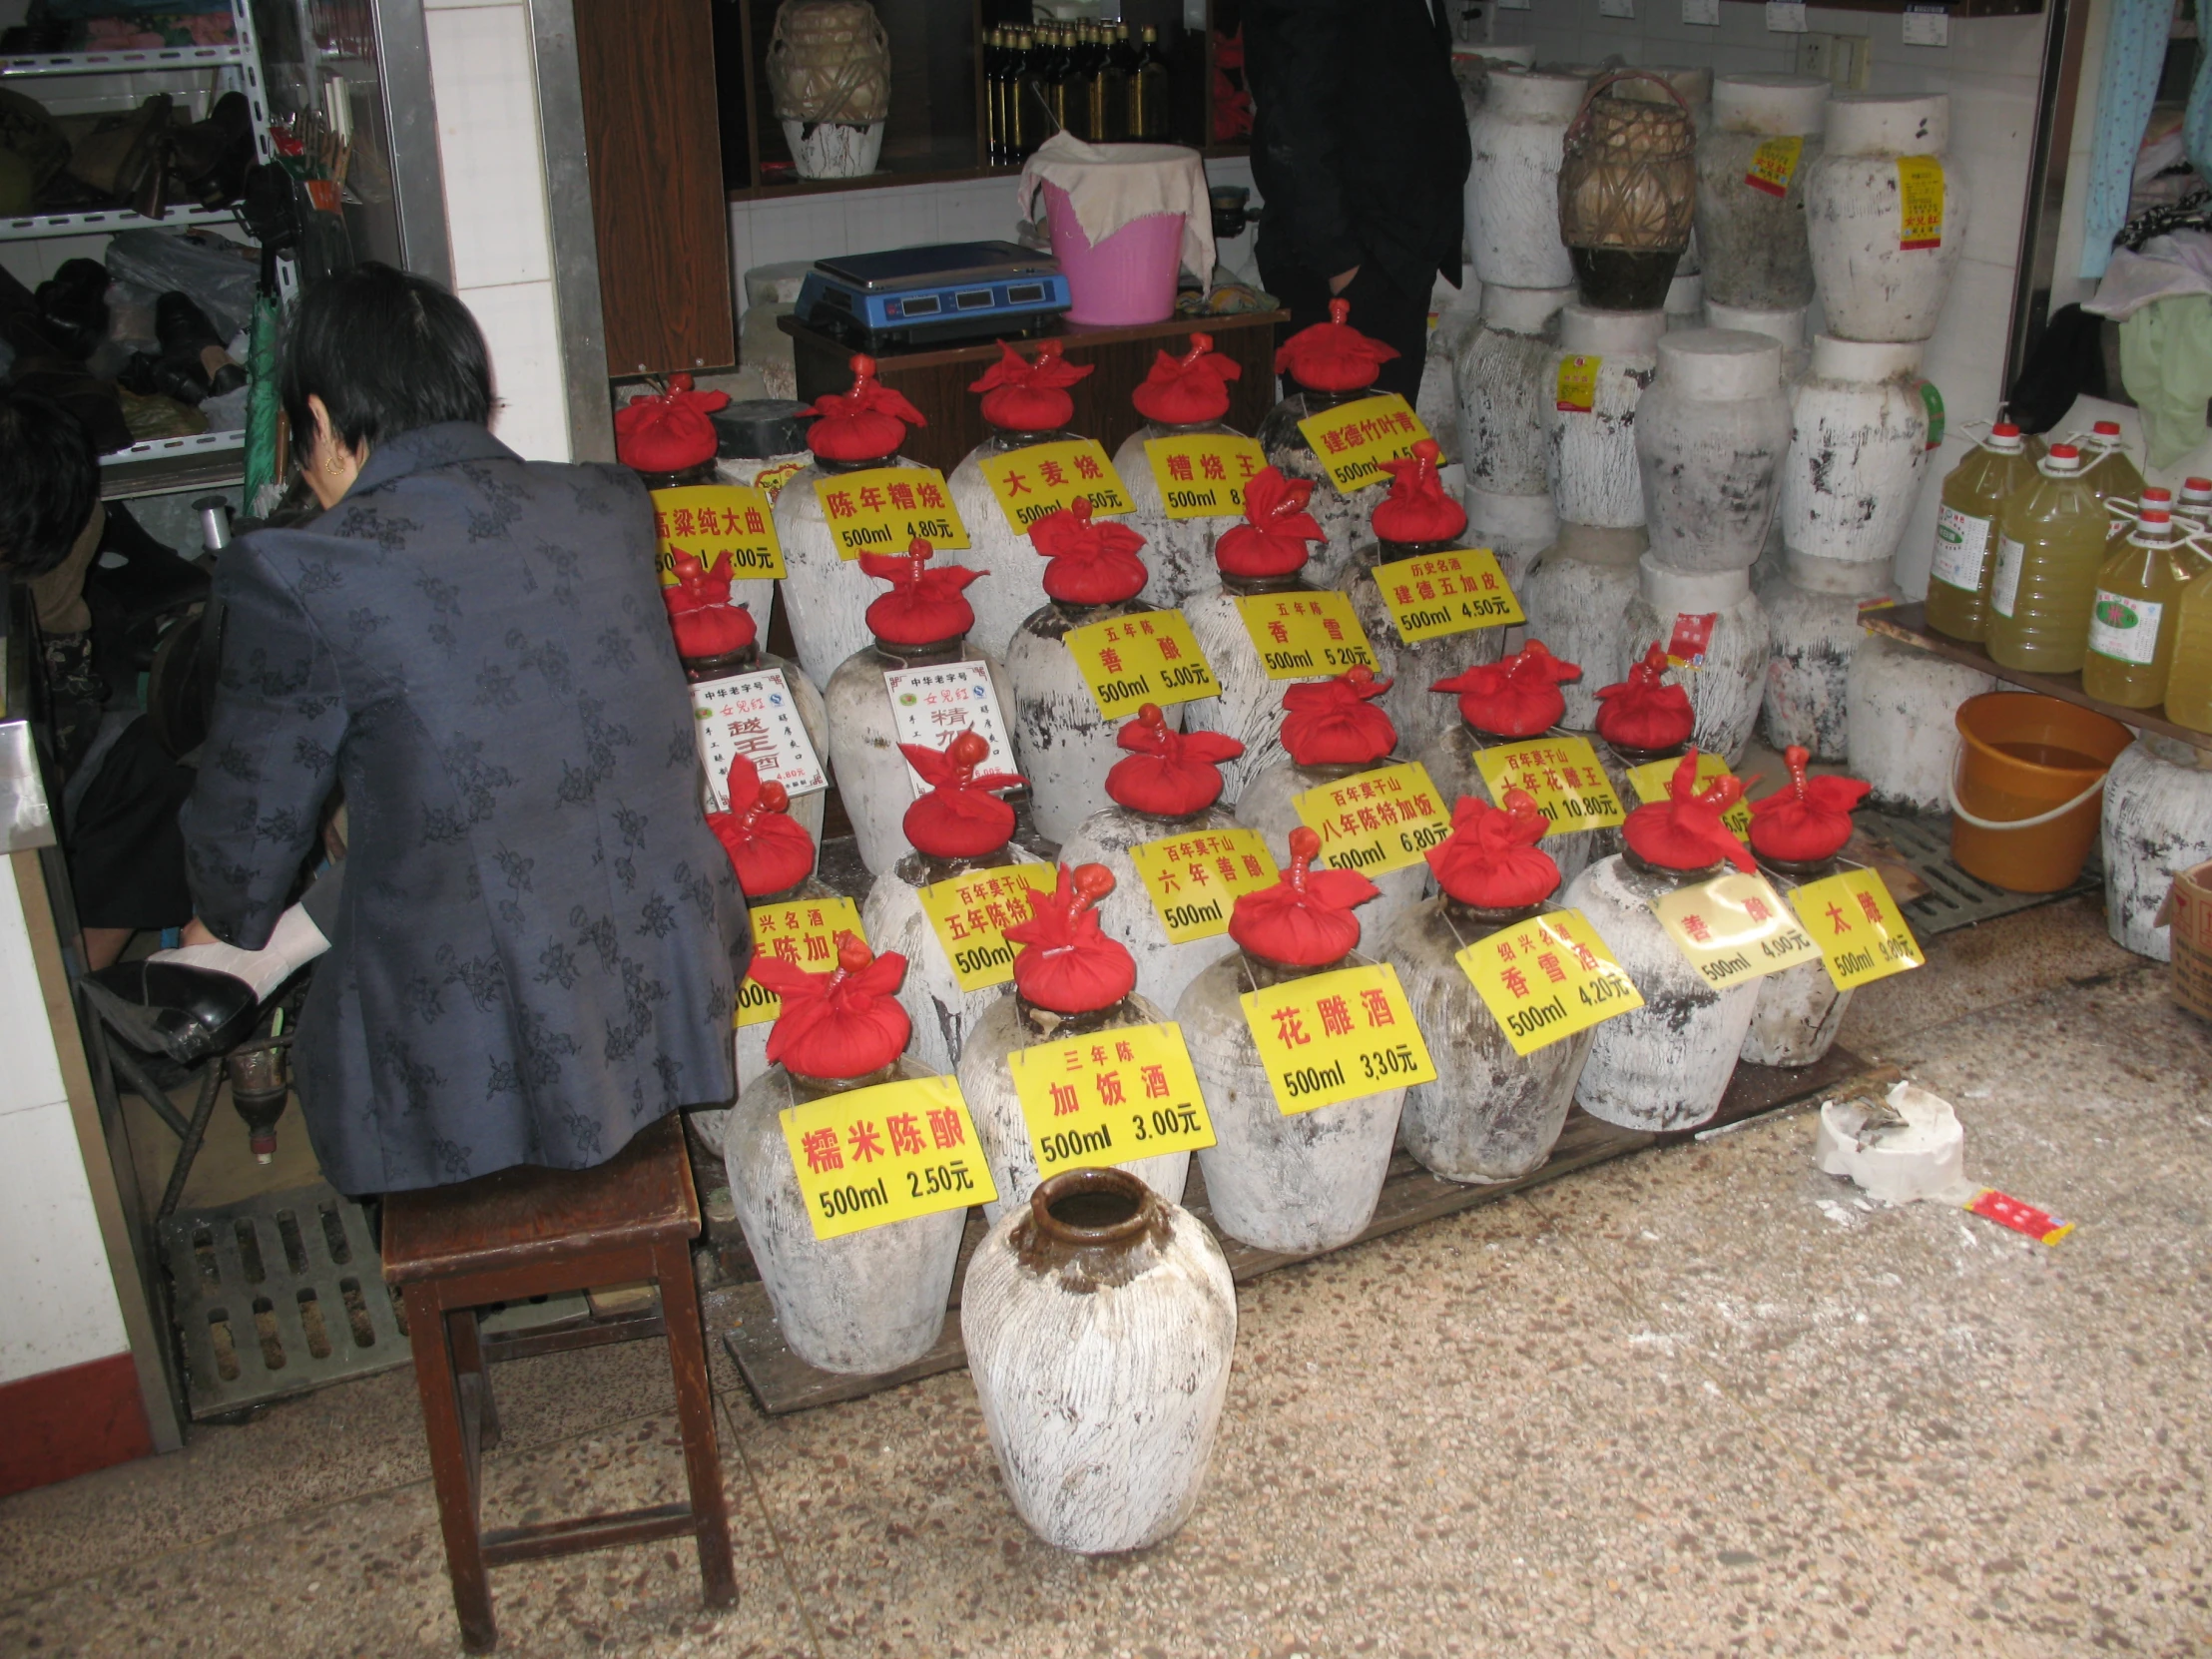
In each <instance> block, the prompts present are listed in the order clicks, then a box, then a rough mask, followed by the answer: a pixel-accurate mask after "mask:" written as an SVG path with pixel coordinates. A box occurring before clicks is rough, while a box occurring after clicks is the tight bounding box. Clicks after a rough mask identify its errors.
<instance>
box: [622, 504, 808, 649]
mask: <svg viewBox="0 0 2212 1659" xmlns="http://www.w3.org/2000/svg"><path fill="white" fill-rule="evenodd" d="M653 535H654V553H655V558H656V559H657V561H658V562H659V564H660V567H661V586H662V587H664V588H673V587H674V586H675V585H676V555H677V554H679V553H689V554H690V555H691V556H692V557H693V558H695V559H697V560H698V561H699V563H700V565H701V567H702V568H704V569H707V570H712V569H713V568H714V565H715V561H716V560H717V559H719V558H721V557H722V556H723V555H724V554H725V553H727V554H729V555H730V578H731V580H732V581H771V580H776V579H779V578H781V577H782V576H783V574H784V548H783V544H782V543H781V542H779V541H778V540H777V539H776V515H775V512H774V510H773V504H772V503H771V502H770V500H769V498H768V496H766V495H765V494H763V493H762V492H761V491H759V490H757V489H752V488H750V487H748V486H747V485H744V484H684V485H681V486H679V487H678V488H675V489H666V490H655V491H654V492H653ZM753 620H754V621H755V622H756V623H758V624H760V626H761V627H762V628H763V629H764V630H766V628H767V627H768V618H767V617H765V616H758V617H755V618H754V619H753Z"/></svg>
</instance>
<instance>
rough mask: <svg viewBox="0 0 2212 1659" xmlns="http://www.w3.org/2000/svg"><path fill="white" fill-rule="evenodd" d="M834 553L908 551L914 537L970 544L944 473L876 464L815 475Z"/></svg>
mask: <svg viewBox="0 0 2212 1659" xmlns="http://www.w3.org/2000/svg"><path fill="white" fill-rule="evenodd" d="M815 499H816V500H817V501H819V502H821V503H822V516H823V517H824V518H825V519H827V520H828V521H829V523H830V539H831V540H832V541H834V542H835V543H836V544H837V557H838V558H840V559H857V558H858V557H859V556H860V555H861V554H862V553H885V554H896V553H903V552H905V551H906V549H907V546H908V545H909V544H910V543H911V542H912V541H913V539H914V538H915V537H916V536H919V537H921V538H922V539H923V540H924V541H926V542H928V544H929V545H930V546H931V547H934V548H939V549H943V548H947V547H952V548H959V547H965V546H967V544H968V534H967V526H966V525H964V524H962V523H961V522H960V510H959V509H958V508H957V507H955V506H953V505H952V492H951V491H950V490H949V489H947V488H946V487H945V482H944V474H943V473H941V472H939V471H938V470H937V469H936V468H935V467H929V466H876V467H870V468H868V469H867V470H866V471H865V472H839V473H834V474H832V475H830V477H827V478H817V479H816V480H815Z"/></svg>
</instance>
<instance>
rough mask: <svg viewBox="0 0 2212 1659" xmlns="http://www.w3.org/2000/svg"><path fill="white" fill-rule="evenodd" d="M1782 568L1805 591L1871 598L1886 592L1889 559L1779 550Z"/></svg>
mask: <svg viewBox="0 0 2212 1659" xmlns="http://www.w3.org/2000/svg"><path fill="white" fill-rule="evenodd" d="M1782 568H1783V571H1784V572H1785V573H1786V574H1787V575H1788V576H1789V578H1790V580H1791V581H1792V582H1793V583H1795V584H1796V585H1797V586H1798V587H1800V588H1803V589H1804V590H1805V591H1806V592H1807V593H1825V594H1833V595H1835V596H1837V597H1839V598H1852V599H1873V598H1877V597H1879V596H1881V595H1883V594H1886V593H1889V592H1890V591H1891V589H1892V587H1893V583H1892V582H1891V579H1890V561H1889V560H1888V559H1887V558H1878V559H1822V558H1817V557H1815V556H1814V555H1813V554H1811V553H1800V552H1799V551H1798V550H1797V549H1796V548H1794V547H1785V548H1784V549H1783V550H1782Z"/></svg>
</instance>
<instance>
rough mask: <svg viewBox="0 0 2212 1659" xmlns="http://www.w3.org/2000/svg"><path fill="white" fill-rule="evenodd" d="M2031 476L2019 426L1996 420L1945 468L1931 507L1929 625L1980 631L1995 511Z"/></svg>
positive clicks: (1961, 636)
mask: <svg viewBox="0 0 2212 1659" xmlns="http://www.w3.org/2000/svg"><path fill="white" fill-rule="evenodd" d="M2034 480H2035V463H2034V461H2033V460H2032V459H2030V458H2029V456H2028V453H2027V445H2026V442H2025V441H2024V440H2023V439H2022V438H2021V436H2020V429H2019V428H2018V427H2017V426H2015V425H2013V424H2012V423H2011V422H2010V421H2009V420H2000V421H1998V422H1997V424H1996V425H1995V426H1993V427H1991V428H1990V430H1989V435H1988V436H1987V437H1986V438H1983V439H1982V440H1981V442H1980V443H1978V444H1976V445H1975V446H1974V447H1973V448H1972V449H1969V450H1967V451H1966V454H1965V456H1964V458H1963V459H1961V460H1960V461H1959V463H1958V464H1957V465H1956V466H1954V467H1952V468H1951V469H1950V475H1949V476H1948V477H1946V478H1945V479H1944V480H1943V495H1942V505H1941V506H1940V507H1938V508H1937V509H1936V559H1935V564H1934V566H1933V568H1932V569H1931V571H1930V575H1929V583H1928V625H1929V627H1931V628H1933V629H1935V630H1936V632H1937V633H1938V634H1948V635H1949V636H1950V637H1951V638H1952V639H1954V640H1978V639H1980V638H1981V637H1982V636H1983V633H1984V632H1985V627H1986V623H1987V619H1988V610H1989V579H1990V577H1991V576H1992V575H1994V574H1995V571H1996V563H1997V561H1996V552H1997V549H1996V516H1997V509H1998V508H1999V507H2001V506H2003V505H2004V500H2005V497H2007V496H2009V495H2010V494H2011V493H2012V492H2013V491H2014V490H2016V489H2018V488H2020V486H2021V485H2023V484H2030V483H2033V482H2034Z"/></svg>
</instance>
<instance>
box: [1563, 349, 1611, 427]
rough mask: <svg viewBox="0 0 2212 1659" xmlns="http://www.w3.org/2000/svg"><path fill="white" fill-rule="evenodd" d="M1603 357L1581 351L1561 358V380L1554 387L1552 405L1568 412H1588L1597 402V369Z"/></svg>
mask: <svg viewBox="0 0 2212 1659" xmlns="http://www.w3.org/2000/svg"><path fill="white" fill-rule="evenodd" d="M1604 361H1605V359H1604V358H1603V357H1585V356H1582V355H1580V354H1579V353H1578V354H1576V355H1574V356H1569V357H1561V358H1560V359H1559V381H1558V384H1557V385H1555V386H1554V387H1553V388H1552V407H1554V408H1556V409H1561V410H1564V411H1565V412H1566V413H1568V414H1588V413H1589V412H1590V410H1591V409H1592V408H1593V407H1594V406H1595V405H1596V403H1597V371H1598V366H1599V365H1600V364H1601V363H1603V362H1604Z"/></svg>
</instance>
